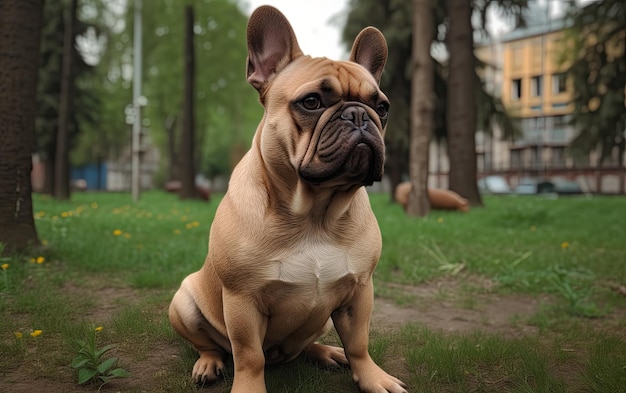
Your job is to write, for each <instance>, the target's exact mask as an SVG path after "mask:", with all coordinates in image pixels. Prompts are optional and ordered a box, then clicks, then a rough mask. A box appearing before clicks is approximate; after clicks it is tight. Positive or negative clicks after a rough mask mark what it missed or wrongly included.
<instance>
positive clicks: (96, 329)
mask: <svg viewBox="0 0 626 393" xmlns="http://www.w3.org/2000/svg"><path fill="white" fill-rule="evenodd" d="M102 329H104V328H103V327H102V326H98V327H97V328H95V329H94V330H95V331H96V332H99V331H101V330H102Z"/></svg>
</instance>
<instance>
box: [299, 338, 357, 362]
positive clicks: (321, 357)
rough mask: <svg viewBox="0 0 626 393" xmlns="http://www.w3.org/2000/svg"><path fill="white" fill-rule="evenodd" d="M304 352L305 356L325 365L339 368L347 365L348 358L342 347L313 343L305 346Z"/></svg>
mask: <svg viewBox="0 0 626 393" xmlns="http://www.w3.org/2000/svg"><path fill="white" fill-rule="evenodd" d="M304 353H305V355H306V356H307V357H309V358H311V359H313V360H315V361H316V362H318V363H320V364H322V365H324V366H326V367H337V368H339V367H341V366H347V365H348V359H347V358H346V353H345V352H344V350H343V348H339V347H333V346H331V345H324V344H319V343H313V344H311V345H309V346H308V347H306V349H305V350H304Z"/></svg>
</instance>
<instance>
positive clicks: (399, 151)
mask: <svg viewBox="0 0 626 393" xmlns="http://www.w3.org/2000/svg"><path fill="white" fill-rule="evenodd" d="M403 145H404V144H403V143H400V142H389V143H387V145H386V149H385V150H386V151H387V158H386V160H385V175H387V178H388V179H389V184H390V186H391V189H390V190H389V191H390V194H391V195H390V197H391V201H392V202H397V201H396V193H395V190H396V187H397V186H398V184H400V183H401V182H402V175H403V171H404V170H406V166H407V160H406V157H405V156H406V152H405V148H404V146H403Z"/></svg>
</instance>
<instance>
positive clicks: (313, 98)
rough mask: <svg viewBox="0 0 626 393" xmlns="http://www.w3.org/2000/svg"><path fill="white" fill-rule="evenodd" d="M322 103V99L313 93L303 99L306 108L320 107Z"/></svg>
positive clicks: (311, 109)
mask: <svg viewBox="0 0 626 393" xmlns="http://www.w3.org/2000/svg"><path fill="white" fill-rule="evenodd" d="M321 105H322V101H321V100H320V98H319V97H318V96H317V95H316V94H311V95H310V96H306V97H304V99H303V100H302V106H303V107H304V109H307V110H310V111H313V110H315V109H319V108H320V107H321Z"/></svg>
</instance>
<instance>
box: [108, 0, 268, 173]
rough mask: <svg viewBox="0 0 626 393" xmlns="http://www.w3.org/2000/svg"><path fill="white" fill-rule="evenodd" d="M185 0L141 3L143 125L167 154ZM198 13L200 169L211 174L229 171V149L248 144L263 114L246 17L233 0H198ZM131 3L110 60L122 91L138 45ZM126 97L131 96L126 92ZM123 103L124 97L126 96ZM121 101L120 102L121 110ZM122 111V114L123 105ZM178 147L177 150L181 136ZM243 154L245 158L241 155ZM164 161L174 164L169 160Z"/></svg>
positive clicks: (113, 84) (115, 85)
mask: <svg viewBox="0 0 626 393" xmlns="http://www.w3.org/2000/svg"><path fill="white" fill-rule="evenodd" d="M185 6H186V2H181V1H167V0H155V1H149V2H144V3H143V12H142V15H143V22H142V27H143V54H144V58H143V75H144V78H143V92H142V94H143V95H144V96H145V97H146V98H147V102H148V103H147V106H146V107H145V108H144V109H143V123H144V125H145V126H146V127H147V130H148V132H149V134H150V136H151V138H152V140H153V141H154V142H155V143H156V144H157V146H158V147H159V148H160V150H161V151H162V152H167V151H168V144H169V143H170V141H169V140H168V133H167V125H168V124H171V123H172V122H173V124H174V138H175V139H176V140H177V139H179V138H180V132H179V129H178V126H179V125H180V123H181V122H180V121H178V122H175V121H173V120H174V119H178V118H180V117H181V110H182V101H183V96H182V93H183V71H184V69H183V65H184V64H183V62H184V56H183V40H184V30H183V28H184V7H185ZM194 13H195V28H194V31H195V50H196V84H195V85H196V92H195V113H196V133H195V135H196V146H198V147H197V151H196V157H195V159H196V167H197V168H198V169H199V170H200V171H201V172H202V173H205V174H206V175H207V176H209V177H211V176H214V175H218V174H226V173H229V172H230V170H231V167H230V162H231V160H230V158H231V157H230V154H231V147H232V146H234V145H236V144H238V143H243V141H246V143H249V140H250V139H251V136H252V134H253V133H254V131H255V130H256V125H257V124H258V122H259V121H260V119H261V116H262V108H261V106H260V105H259V104H258V98H257V94H256V92H255V91H254V89H253V88H252V87H250V86H249V85H248V83H247V82H246V78H245V67H246V57H247V47H246V39H245V31H246V24H247V16H246V15H245V14H244V13H243V12H242V11H241V10H240V9H239V7H238V5H237V4H236V2H233V1H217V2H216V1H208V0H203V1H197V2H195V3H194ZM132 16H133V8H132V7H130V8H129V9H128V10H127V12H126V23H125V24H124V29H122V30H120V31H119V32H118V33H117V34H115V35H113V36H112V37H111V39H110V40H111V44H110V45H109V46H108V49H107V50H108V51H109V53H107V55H106V58H105V59H106V62H104V63H103V64H102V66H103V67H104V68H105V69H109V71H108V73H109V75H110V76H109V79H110V81H108V83H107V84H108V85H110V88H111V91H112V93H115V94H117V95H118V98H117V100H118V102H119V101H120V98H119V97H124V87H127V86H129V83H130V80H128V78H127V77H125V75H124V72H123V69H124V67H128V66H129V64H130V63H129V61H130V58H131V53H132V52H131V49H132V39H131V37H132V27H133V24H132ZM125 99H126V101H125V103H124V105H125V104H126V103H130V101H129V99H130V97H129V96H128V95H126V96H125ZM120 103H121V102H120ZM120 107H121V108H120ZM115 110H116V111H118V112H116V113H111V116H117V117H120V116H122V113H123V105H118V108H117V109H115ZM176 140H175V141H174V150H177V141H176ZM235 158H236V159H238V158H239V157H235ZM162 163H163V164H165V165H171V164H172V163H170V162H168V160H167V159H166V160H163V161H162Z"/></svg>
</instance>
